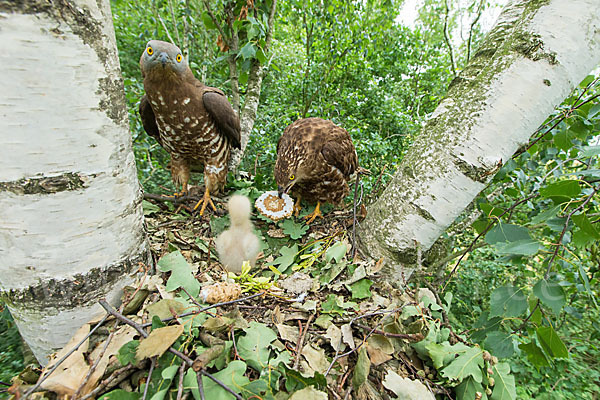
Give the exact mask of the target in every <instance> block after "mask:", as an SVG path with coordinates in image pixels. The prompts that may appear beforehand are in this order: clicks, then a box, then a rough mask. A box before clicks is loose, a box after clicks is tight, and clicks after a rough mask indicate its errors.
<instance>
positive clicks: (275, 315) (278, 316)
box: [271, 304, 285, 324]
mask: <svg viewBox="0 0 600 400" xmlns="http://www.w3.org/2000/svg"><path fill="white" fill-rule="evenodd" d="M271 320H272V321H273V323H274V324H283V321H285V317H284V316H283V314H282V313H281V308H280V307H279V304H278V305H276V306H275V308H274V309H273V312H272V314H271Z"/></svg>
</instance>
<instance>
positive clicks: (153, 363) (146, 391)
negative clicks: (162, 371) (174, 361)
mask: <svg viewBox="0 0 600 400" xmlns="http://www.w3.org/2000/svg"><path fill="white" fill-rule="evenodd" d="M155 358H156V357H152V358H151V359H150V370H149V371H148V378H146V386H144V395H143V396H142V400H146V396H147V395H148V387H149V386H150V380H151V379H152V373H153V372H154V365H155V364H156V361H155Z"/></svg>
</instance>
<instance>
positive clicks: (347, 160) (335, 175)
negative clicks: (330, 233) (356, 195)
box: [275, 118, 358, 223]
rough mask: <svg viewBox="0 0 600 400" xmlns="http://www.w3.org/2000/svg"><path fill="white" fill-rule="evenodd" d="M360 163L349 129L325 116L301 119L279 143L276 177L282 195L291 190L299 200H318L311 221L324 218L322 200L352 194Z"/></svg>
mask: <svg viewBox="0 0 600 400" xmlns="http://www.w3.org/2000/svg"><path fill="white" fill-rule="evenodd" d="M357 166H358V159H357V156H356V150H355V149H354V145H353V144H352V139H351V138H350V135H349V134H348V132H347V131H346V130H345V129H343V128H340V127H339V126H337V125H335V124H334V123H333V122H331V121H326V120H324V119H321V118H305V119H300V120H298V121H296V122H294V123H293V124H291V125H290V126H288V127H287V128H286V129H285V131H284V132H283V135H281V138H279V142H277V162H276V163H275V180H276V181H277V188H278V191H279V194H280V196H281V194H283V193H289V192H291V193H292V194H293V195H295V196H296V197H297V198H298V199H297V201H296V204H295V206H294V211H295V214H296V216H298V212H299V210H300V199H301V198H302V199H305V200H307V201H308V202H311V203H317V205H316V207H315V211H314V212H313V213H312V214H310V215H308V216H307V217H306V218H307V219H308V223H311V222H313V221H314V220H315V218H316V217H322V214H321V211H320V206H321V203H334V204H339V203H341V202H342V200H343V199H344V197H345V196H346V195H347V194H348V192H349V190H350V189H349V188H348V183H347V182H348V180H349V179H350V176H351V175H352V174H354V172H355V171H356V169H357Z"/></svg>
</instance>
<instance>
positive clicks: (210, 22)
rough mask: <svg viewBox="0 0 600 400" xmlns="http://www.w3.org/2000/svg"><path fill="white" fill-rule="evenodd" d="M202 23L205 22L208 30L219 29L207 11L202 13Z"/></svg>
mask: <svg viewBox="0 0 600 400" xmlns="http://www.w3.org/2000/svg"><path fill="white" fill-rule="evenodd" d="M202 22H204V26H206V27H207V28H208V29H216V28H217V26H216V25H215V23H214V22H213V20H212V18H211V17H210V15H209V14H208V12H206V11H204V12H203V13H202Z"/></svg>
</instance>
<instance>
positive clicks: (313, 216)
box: [304, 201, 323, 225]
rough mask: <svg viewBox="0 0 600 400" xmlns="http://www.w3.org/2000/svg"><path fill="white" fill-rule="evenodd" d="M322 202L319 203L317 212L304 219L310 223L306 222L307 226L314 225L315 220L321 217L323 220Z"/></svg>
mask: <svg viewBox="0 0 600 400" xmlns="http://www.w3.org/2000/svg"><path fill="white" fill-rule="evenodd" d="M320 207H321V202H320V201H317V206H316V207H315V211H313V212H312V214H309V215H307V216H306V217H304V218H305V219H307V220H308V221H306V224H307V225H308V224H310V223H312V222H313V221H314V220H315V218H317V217H320V218H323V214H321V208H320Z"/></svg>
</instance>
